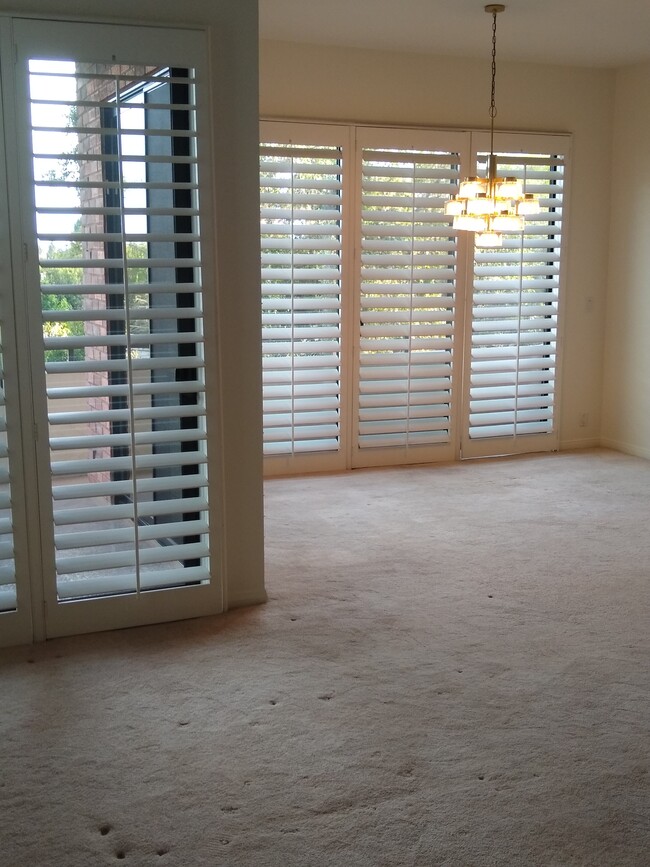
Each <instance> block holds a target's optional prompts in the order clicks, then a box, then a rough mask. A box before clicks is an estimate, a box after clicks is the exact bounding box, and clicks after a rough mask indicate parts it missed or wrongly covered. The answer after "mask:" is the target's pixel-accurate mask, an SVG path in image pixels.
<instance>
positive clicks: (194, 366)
mask: <svg viewBox="0 0 650 867" xmlns="http://www.w3.org/2000/svg"><path fill="white" fill-rule="evenodd" d="M194 98H195V79H194V72H193V70H192V69H187V68H171V69H170V68H161V67H155V66H139V67H138V66H133V65H129V66H125V65H121V66H120V65H118V64H104V63H93V64H89V63H68V62H57V63H53V62H52V61H47V62H42V61H38V60H34V61H31V62H30V99H31V120H32V143H33V156H34V159H33V168H34V190H35V204H36V220H37V236H38V243H39V249H40V269H41V272H40V273H41V297H42V320H43V335H44V337H43V352H44V361H45V371H46V387H47V409H48V422H49V448H50V468H51V495H52V504H53V518H54V544H55V551H56V572H57V594H58V598H59V599H69V598H79V597H87V596H95V595H102V594H111V593H116V592H129V591H136V590H147V589H159V588H164V587H175V586H183V585H189V584H196V583H201V582H207V581H208V580H209V578H210V571H209V547H208V535H207V534H208V530H209V527H208V511H207V509H208V498H207V482H208V477H207V450H206V442H207V433H206V404H205V375H204V370H205V366H204V353H203V340H204V338H203V313H202V281H201V273H202V269H201V264H202V263H201V247H200V243H199V241H200V235H199V225H198V220H197V215H198V204H199V203H198V177H197V133H196V128H197V123H196V121H197V118H196V104H195V99H194Z"/></svg>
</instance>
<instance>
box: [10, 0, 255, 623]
mask: <svg viewBox="0 0 650 867" xmlns="http://www.w3.org/2000/svg"><path fill="white" fill-rule="evenodd" d="M0 11H3V12H10V13H11V12H13V13H17V14H20V15H30V14H40V15H41V17H44V18H47V17H52V16H56V15H59V16H69V17H73V18H79V19H84V18H94V19H97V20H100V21H117V22H125V23H128V22H139V23H144V24H156V25H163V24H167V23H169V24H174V23H176V24H180V25H182V26H191V25H193V24H197V25H206V26H208V27H210V40H211V64H212V77H211V81H210V82H209V84H210V88H211V91H210V92H211V97H212V101H213V106H214V123H213V143H214V144H213V152H214V155H215V165H214V171H215V188H216V196H215V210H216V217H217V232H216V237H215V238H214V239H213V240H214V243H215V244H218V254H217V278H218V280H217V284H218V306H219V316H218V321H217V322H215V323H213V328H212V332H211V333H210V332H209V331H208V333H207V334H206V337H207V339H212V340H216V341H218V346H219V349H220V354H221V358H222V368H223V377H222V383H221V398H222V412H223V420H224V423H223V438H224V461H223V467H221V466H217V467H215V468H214V469H215V470H216V471H217V473H221V472H222V473H223V502H224V509H223V523H224V548H223V559H224V566H225V571H224V577H225V582H224V584H225V594H226V599H225V602H226V606H227V607H230V608H232V607H234V606H238V605H245V604H248V603H253V602H260V601H263V600H264V599H265V592H264V575H263V564H264V556H263V554H264V551H263V509H262V441H261V359H260V349H259V347H260V336H259V329H260V305H259V207H258V195H259V194H258V190H259V180H258V168H257V166H258V111H257V109H258V75H257V58H258V27H257V0H183V2H182V3H179V2H177V0H110V2H105V0H13V2H11V0H0ZM206 328H208V325H207V323H206ZM215 555H218V552H215Z"/></svg>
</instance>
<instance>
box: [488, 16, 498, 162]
mask: <svg viewBox="0 0 650 867" xmlns="http://www.w3.org/2000/svg"><path fill="white" fill-rule="evenodd" d="M496 89H497V11H496V9H494V10H493V11H492V90H491V92H490V169H491V168H492V163H493V161H494V158H493V156H492V154H493V153H494V118H495V117H496V116H497V102H496Z"/></svg>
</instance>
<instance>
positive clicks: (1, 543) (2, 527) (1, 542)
mask: <svg viewBox="0 0 650 867" xmlns="http://www.w3.org/2000/svg"><path fill="white" fill-rule="evenodd" d="M16 604H17V600H16V567H15V563H14V537H13V519H12V510H11V484H10V478H9V449H8V447H7V413H6V404H5V394H4V364H3V362H2V345H1V344H0V612H2V611H14V610H15V609H16Z"/></svg>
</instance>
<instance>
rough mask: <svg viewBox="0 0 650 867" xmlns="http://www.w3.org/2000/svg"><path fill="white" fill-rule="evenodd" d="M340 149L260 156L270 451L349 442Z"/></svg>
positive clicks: (295, 147)
mask: <svg viewBox="0 0 650 867" xmlns="http://www.w3.org/2000/svg"><path fill="white" fill-rule="evenodd" d="M341 161H342V148H341V147H338V146H323V147H313V146H309V145H300V144H263V145H262V148H261V155H260V199H261V242H262V367H263V396H264V452H265V454H266V455H268V456H273V455H286V456H294V455H296V454H301V453H303V454H304V453H308V452H338V451H339V449H340V444H341V281H342V271H343V264H342V254H341V247H342V231H343V225H342V220H343V197H342V179H341V171H342V169H341Z"/></svg>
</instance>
